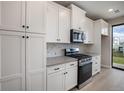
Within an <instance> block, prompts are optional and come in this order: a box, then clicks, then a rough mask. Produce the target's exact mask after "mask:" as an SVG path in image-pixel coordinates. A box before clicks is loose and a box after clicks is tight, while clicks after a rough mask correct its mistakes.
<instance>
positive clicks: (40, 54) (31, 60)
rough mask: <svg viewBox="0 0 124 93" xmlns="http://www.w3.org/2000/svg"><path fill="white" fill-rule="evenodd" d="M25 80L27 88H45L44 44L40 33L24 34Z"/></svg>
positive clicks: (39, 89)
mask: <svg viewBox="0 0 124 93" xmlns="http://www.w3.org/2000/svg"><path fill="white" fill-rule="evenodd" d="M26 36H28V37H29V38H27V39H26V80H27V83H26V84H27V86H26V87H27V90H30V91H34V90H36V91H43V90H46V87H45V86H46V74H45V73H46V64H45V62H46V58H45V53H46V50H45V48H46V45H45V37H44V36H42V35H40V34H29V33H28V34H26Z"/></svg>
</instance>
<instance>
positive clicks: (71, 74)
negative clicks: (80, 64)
mask: <svg viewBox="0 0 124 93" xmlns="http://www.w3.org/2000/svg"><path fill="white" fill-rule="evenodd" d="M66 72H67V74H66V79H65V90H70V89H72V88H73V87H75V86H76V85H77V67H72V68H70V69H66Z"/></svg>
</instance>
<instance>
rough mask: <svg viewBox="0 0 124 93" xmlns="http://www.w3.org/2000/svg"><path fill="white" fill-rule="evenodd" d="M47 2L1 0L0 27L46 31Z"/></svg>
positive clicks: (34, 31)
mask: <svg viewBox="0 0 124 93" xmlns="http://www.w3.org/2000/svg"><path fill="white" fill-rule="evenodd" d="M45 3H46V2H38V1H37V2H29V1H27V2H21V1H20V2H14V1H11V2H9V1H7V2H6V1H1V2H0V29H4V30H9V31H10V30H15V31H26V32H33V33H45V31H44V22H45V18H44V17H45Z"/></svg>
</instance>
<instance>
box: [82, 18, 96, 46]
mask: <svg viewBox="0 0 124 93" xmlns="http://www.w3.org/2000/svg"><path fill="white" fill-rule="evenodd" d="M85 20H86V21H85V30H84V34H85V40H84V44H93V42H94V21H93V20H91V19H89V18H88V17H86V18H85Z"/></svg>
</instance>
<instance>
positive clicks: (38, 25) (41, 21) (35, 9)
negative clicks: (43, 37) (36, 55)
mask: <svg viewBox="0 0 124 93" xmlns="http://www.w3.org/2000/svg"><path fill="white" fill-rule="evenodd" d="M45 6H46V2H41V1H34V2H31V1H27V2H26V27H27V29H26V31H27V32H33V33H45V29H44V27H45V17H46V16H45Z"/></svg>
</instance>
